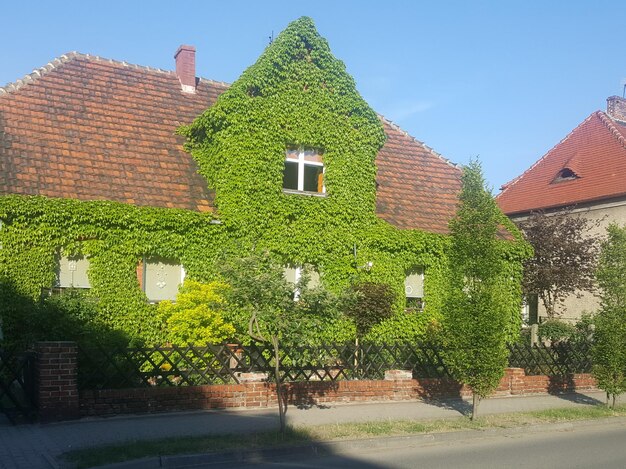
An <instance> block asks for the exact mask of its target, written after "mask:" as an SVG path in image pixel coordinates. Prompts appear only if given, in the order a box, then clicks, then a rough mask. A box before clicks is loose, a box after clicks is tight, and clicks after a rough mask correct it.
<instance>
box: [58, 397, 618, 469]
mask: <svg viewBox="0 0 626 469" xmlns="http://www.w3.org/2000/svg"><path fill="white" fill-rule="evenodd" d="M624 416H626V405H620V406H617V407H616V408H615V409H609V408H608V407H606V406H604V405H594V406H585V407H574V408H563V409H549V410H540V411H532V412H515V413H508V414H494V415H487V416H484V417H480V418H477V419H476V420H470V419H469V418H467V417H459V418H453V419H442V420H420V421H415V420H386V421H374V422H365V423H341V424H332V425H319V426H314V427H291V428H288V430H287V433H286V435H285V436H284V438H283V437H281V435H280V433H279V432H276V431H272V432H260V433H254V434H241V433H238V434H232V435H209V436H201V437H182V438H167V439H162V440H151V441H132V442H126V443H123V444H116V445H111V446H101V447H95V448H85V449H78V450H73V451H69V452H67V453H65V454H64V455H63V456H64V459H65V462H67V463H68V464H69V465H70V466H71V467H75V468H76V469H83V468H88V467H94V466H99V465H103V464H113V463H116V462H123V461H128V460H132V459H140V458H145V457H155V456H164V455H170V456H171V455H176V454H192V453H212V452H218V451H226V450H239V449H257V448H267V447H280V446H294V445H298V444H303V443H310V442H317V441H333V440H334V441H337V440H354V439H362V438H375V437H382V436H402V435H417V434H424V433H442V432H453V431H460V430H481V429H488V428H513V427H521V426H526V425H536V424H541V423H557V422H564V421H574V420H590V419H599V418H606V417H624Z"/></svg>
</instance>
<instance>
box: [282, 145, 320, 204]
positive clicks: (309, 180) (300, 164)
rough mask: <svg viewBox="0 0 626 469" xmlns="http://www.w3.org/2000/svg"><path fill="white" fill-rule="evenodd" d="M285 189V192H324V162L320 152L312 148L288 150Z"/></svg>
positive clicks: (284, 179)
mask: <svg viewBox="0 0 626 469" xmlns="http://www.w3.org/2000/svg"><path fill="white" fill-rule="evenodd" d="M283 189H284V190H285V192H289V191H297V192H308V193H312V194H324V193H325V192H326V187H325V186H324V163H323V162H322V155H321V154H320V152H318V151H316V150H313V149H310V148H298V149H289V150H287V156H286V158H285V170H284V172H283Z"/></svg>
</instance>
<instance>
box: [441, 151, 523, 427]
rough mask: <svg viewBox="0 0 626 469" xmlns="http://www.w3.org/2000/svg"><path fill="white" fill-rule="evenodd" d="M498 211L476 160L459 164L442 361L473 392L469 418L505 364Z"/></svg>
mask: <svg viewBox="0 0 626 469" xmlns="http://www.w3.org/2000/svg"><path fill="white" fill-rule="evenodd" d="M503 219H504V215H503V214H502V212H501V211H500V209H499V208H498V206H497V205H496V203H495V201H494V199H493V197H492V195H491V192H490V191H489V190H487V189H485V183H484V179H483V175H482V170H481V167H480V164H479V163H478V162H476V161H472V162H470V164H469V165H468V166H467V167H466V168H465V169H464V171H463V176H462V190H461V196H460V205H459V208H458V211H457V214H456V216H455V218H454V219H453V220H452V221H451V222H450V232H451V238H452V246H451V249H450V255H449V262H450V274H449V277H450V285H449V289H448V292H447V297H446V300H445V303H444V305H445V306H444V307H445V310H444V317H443V325H444V337H445V339H444V340H445V345H446V352H445V357H446V362H447V365H448V367H449V369H450V371H451V372H452V375H453V376H454V377H455V379H457V380H458V381H460V382H461V383H463V384H466V385H468V386H469V387H470V388H471V390H472V393H473V406H472V417H471V418H472V419H474V418H475V417H476V415H477V412H478V405H479V403H480V400H481V399H482V398H484V397H486V396H488V395H489V394H490V393H491V392H493V390H495V388H496V387H497V386H498V384H499V382H500V379H501V378H502V376H503V375H504V369H505V367H506V366H507V358H508V349H507V347H506V340H507V330H508V324H507V323H508V322H509V321H510V320H511V315H510V311H509V307H508V301H509V299H510V296H509V295H508V294H507V291H508V285H507V282H508V281H509V278H508V277H509V276H508V275H507V269H506V266H505V260H504V256H503V251H502V249H501V245H502V244H503V243H506V242H507V241H504V240H499V239H498V233H499V230H500V227H501V226H502V223H503Z"/></svg>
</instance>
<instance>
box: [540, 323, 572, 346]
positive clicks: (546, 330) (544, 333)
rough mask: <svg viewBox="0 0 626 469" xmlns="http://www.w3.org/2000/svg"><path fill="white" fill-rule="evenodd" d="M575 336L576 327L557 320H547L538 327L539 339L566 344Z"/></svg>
mask: <svg viewBox="0 0 626 469" xmlns="http://www.w3.org/2000/svg"><path fill="white" fill-rule="evenodd" d="M575 335H576V327H574V326H573V325H572V324H568V323H566V322H563V321H559V320H558V319H548V320H546V321H545V322H543V323H541V324H540V325H539V339H541V340H550V341H552V342H567V341H569V340H570V339H571V338H572V337H574V336H575Z"/></svg>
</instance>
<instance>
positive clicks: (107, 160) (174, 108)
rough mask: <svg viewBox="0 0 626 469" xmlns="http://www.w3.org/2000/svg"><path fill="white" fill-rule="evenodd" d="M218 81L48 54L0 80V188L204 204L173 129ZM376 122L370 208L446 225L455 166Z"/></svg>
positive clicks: (396, 221) (208, 206) (413, 222)
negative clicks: (20, 74)
mask: <svg viewBox="0 0 626 469" xmlns="http://www.w3.org/2000/svg"><path fill="white" fill-rule="evenodd" d="M227 88H228V85H227V84H225V83H221V82H215V81H210V80H205V79H200V81H199V83H198V87H197V92H196V93H195V94H189V93H183V92H182V91H181V89H180V83H179V80H178V78H177V77H176V74H175V73H174V72H170V71H163V70H158V69H153V68H149V67H141V66H137V65H129V64H126V63H123V62H116V61H113V60H108V59H103V58H100V57H94V56H89V55H82V54H78V53H69V54H67V55H64V56H62V57H60V58H58V59H55V60H53V61H52V62H50V63H49V64H47V65H46V66H45V67H42V68H40V69H39V70H36V71H35V72H33V73H32V74H30V75H28V76H26V77H25V78H23V79H22V80H19V81H17V82H16V83H13V84H10V85H7V86H6V87H4V88H0V110H1V112H0V169H1V172H0V194H11V193H14V194H24V195H44V196H48V197H70V198H77V199H81V200H114V201H118V202H123V203H129V204H135V205H140V206H156V207H175V208H183V209H188V210H198V211H202V212H204V211H209V210H212V206H213V204H212V201H213V194H212V192H211V191H210V190H209V189H208V188H207V185H206V181H205V180H204V179H203V178H202V176H200V175H199V174H198V167H197V165H196V163H195V162H194V160H193V159H192V158H191V156H190V155H189V154H188V153H186V152H185V151H184V150H183V142H184V139H183V138H182V137H181V136H178V135H176V134H175V131H176V129H177V128H178V127H179V126H180V125H182V124H186V123H190V122H191V121H192V120H193V119H194V118H195V117H196V116H197V115H199V114H200V113H202V111H204V110H205V109H206V108H207V107H209V106H211V105H212V104H213V103H214V102H215V100H216V99H217V97H218V96H219V95H220V94H221V93H222V92H223V91H224V90H226V89H227ZM382 120H383V126H384V129H385V132H386V134H387V136H388V139H387V142H386V144H385V145H384V147H383V148H382V149H381V150H380V152H379V154H378V157H377V159H376V164H377V168H378V175H377V183H378V190H377V213H378V214H379V216H380V217H381V218H383V219H384V220H386V221H388V222H389V223H391V224H393V225H395V226H397V227H399V228H417V229H423V230H426V231H432V232H436V233H446V232H447V230H448V222H449V220H450V218H451V217H452V216H453V214H454V212H455V210H456V204H457V195H458V192H459V190H460V170H459V169H458V168H457V167H456V166H454V165H452V164H450V163H449V162H448V161H447V160H445V159H444V158H442V157H441V156H440V155H438V154H436V153H435V152H434V151H432V150H431V149H430V148H428V147H427V146H426V145H424V144H423V143H421V142H419V141H417V140H415V139H414V138H412V137H410V136H409V135H408V134H406V132H404V131H402V130H401V129H400V128H399V127H397V126H396V125H395V124H393V123H391V122H389V121H387V120H385V119H382ZM157 170H158V171H157ZM157 174H158V177H156V175H157Z"/></svg>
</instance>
